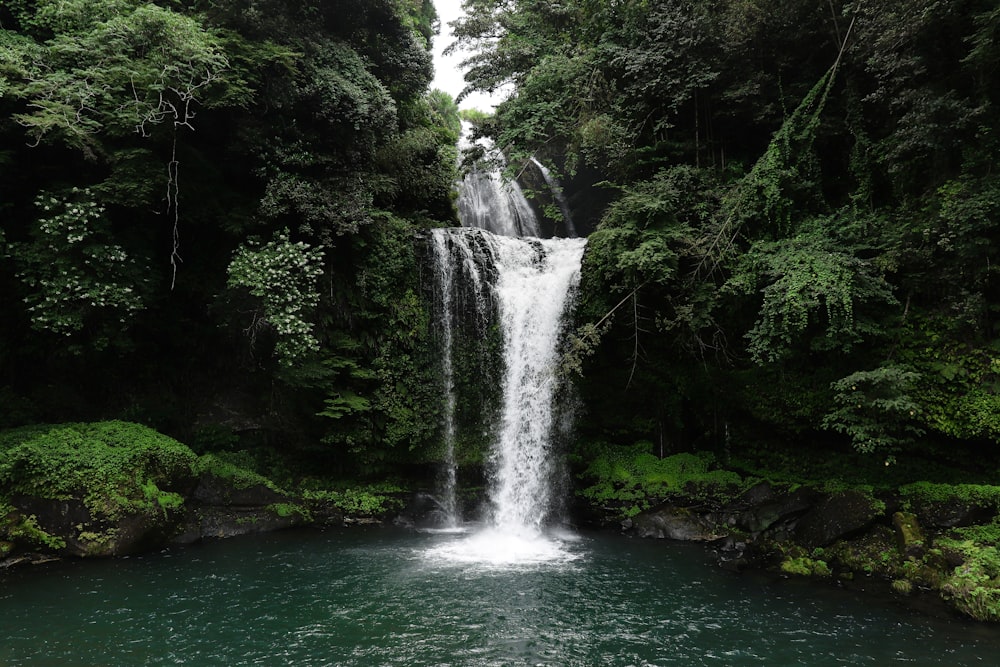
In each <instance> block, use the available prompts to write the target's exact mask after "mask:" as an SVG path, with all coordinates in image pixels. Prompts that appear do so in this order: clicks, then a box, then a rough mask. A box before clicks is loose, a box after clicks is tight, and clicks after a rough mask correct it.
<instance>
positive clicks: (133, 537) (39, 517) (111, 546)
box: [12, 496, 180, 557]
mask: <svg viewBox="0 0 1000 667" xmlns="http://www.w3.org/2000/svg"><path fill="white" fill-rule="evenodd" d="M12 500H13V503H14V506H15V507H16V508H17V510H18V512H20V513H21V514H22V515H23V516H25V517H28V516H30V517H34V521H35V522H36V523H37V525H38V527H39V528H41V529H42V530H44V531H45V532H47V533H49V534H50V535H52V536H55V537H57V538H60V539H62V540H63V541H64V542H65V543H66V546H65V547H64V548H62V549H60V550H59V553H60V554H61V555H65V556H91V557H106V556H127V555H130V554H135V553H141V552H143V551H147V550H148V549H150V548H153V547H155V546H156V545H158V544H162V543H163V542H165V541H166V540H167V539H168V538H169V536H170V535H171V534H173V532H174V531H175V530H176V527H177V525H178V522H179V520H180V515H179V513H178V512H176V511H171V510H166V509H162V508H159V507H150V508H133V509H127V510H125V509H123V510H120V511H118V512H115V513H113V514H112V515H100V514H99V515H97V516H95V515H94V514H93V513H92V512H91V510H90V509H88V508H87V506H86V505H85V504H84V503H83V501H82V500H77V499H70V500H50V499H45V498H35V497H31V496H18V497H15V498H14V499H12Z"/></svg>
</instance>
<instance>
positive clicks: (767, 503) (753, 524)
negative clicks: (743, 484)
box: [736, 484, 817, 533]
mask: <svg viewBox="0 0 1000 667" xmlns="http://www.w3.org/2000/svg"><path fill="white" fill-rule="evenodd" d="M762 486H764V487H766V489H758V487H762ZM755 490H756V491H755ZM816 498H817V494H816V493H815V492H814V491H810V490H808V489H805V488H799V489H797V490H795V491H793V492H792V493H786V494H780V493H777V492H776V491H774V489H772V488H771V486H770V485H769V484H758V485H757V486H755V487H753V488H751V489H750V490H749V491H747V492H746V494H744V497H743V498H741V501H743V502H745V503H747V504H749V508H748V509H746V510H744V511H742V512H740V513H739V514H738V515H737V517H736V525H737V526H738V527H739V528H741V529H742V530H745V531H747V532H750V533H760V532H762V531H764V530H767V529H769V528H773V527H774V526H775V525H776V524H777V523H778V522H781V521H788V520H790V519H793V518H795V517H797V516H800V515H802V514H804V513H805V512H807V511H808V510H809V509H811V508H812V507H813V505H814V503H815V502H816Z"/></svg>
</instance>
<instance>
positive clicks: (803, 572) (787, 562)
mask: <svg viewBox="0 0 1000 667" xmlns="http://www.w3.org/2000/svg"><path fill="white" fill-rule="evenodd" d="M781 571H782V572H784V573H786V574H794V575H797V576H802V577H829V576H830V575H832V574H833V573H832V572H831V571H830V566H829V565H827V563H826V561H824V560H819V559H813V558H809V557H808V556H798V557H786V558H785V559H784V560H783V561H781Z"/></svg>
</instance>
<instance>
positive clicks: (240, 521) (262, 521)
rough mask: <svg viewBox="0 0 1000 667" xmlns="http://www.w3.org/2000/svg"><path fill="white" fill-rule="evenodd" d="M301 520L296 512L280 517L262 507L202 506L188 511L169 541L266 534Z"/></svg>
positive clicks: (289, 526) (184, 542) (302, 520)
mask: <svg viewBox="0 0 1000 667" xmlns="http://www.w3.org/2000/svg"><path fill="white" fill-rule="evenodd" d="M303 523H305V518H304V516H303V515H301V514H299V513H291V514H288V515H287V516H282V515H280V514H279V513H278V512H277V511H275V510H274V509H272V508H269V507H266V506H258V507H246V506H244V507H227V506H214V507H213V506H205V507H202V508H199V509H195V510H192V511H190V512H189V513H188V515H187V517H186V518H185V521H184V523H183V524H182V529H181V532H180V533H178V534H177V535H176V536H175V537H174V538H173V540H172V541H173V542H174V543H177V544H192V543H194V542H198V541H200V540H203V539H206V538H225V537H236V536H238V535H249V534H253V533H267V532H271V531H274V530H282V529H284V528H291V527H293V526H299V525H302V524H303Z"/></svg>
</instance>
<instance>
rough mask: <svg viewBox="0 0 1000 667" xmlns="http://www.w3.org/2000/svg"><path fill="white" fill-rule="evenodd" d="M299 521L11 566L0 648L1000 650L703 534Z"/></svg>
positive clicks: (2, 657) (581, 661)
mask: <svg viewBox="0 0 1000 667" xmlns="http://www.w3.org/2000/svg"><path fill="white" fill-rule="evenodd" d="M468 540H470V537H469V536H467V535H460V534H448V533H444V534H434V533H424V532H418V531H412V530H403V529H397V528H371V529H352V530H347V531H328V532H318V531H316V532H310V531H290V532H282V533H273V534H269V535H263V536H255V537H244V538H234V539H230V540H225V541H218V542H208V543H205V544H201V545H195V546H191V547H184V548H179V547H178V548H174V549H169V550H166V551H164V552H162V553H158V554H152V555H146V556H141V557H132V558H124V559H115V560H104V561H88V562H64V563H54V564H49V565H43V566H36V567H27V568H22V569H17V570H13V571H9V572H5V573H0V665H143V664H170V665H173V664H189V665H358V666H364V667H371V666H374V665H405V666H407V667H415V666H418V665H438V666H442V665H469V666H487V665H504V666H511V665H525V666H528V665H531V666H539V665H545V666H550V665H551V666H555V665H559V666H564V665H580V666H585V665H621V666H626V665H636V666H638V665H645V666H653V665H683V666H685V667H693V666H698V665H720V666H729V665H780V666H782V667H787V666H788V665H808V666H810V667H821V666H823V665H869V664H870V665H888V664H901V665H946V666H948V667H959V666H962V665H995V664H997V663H996V660H997V656H998V655H1000V630H998V629H996V628H993V627H989V626H983V625H977V624H973V623H966V622H963V621H961V620H957V619H956V620H951V619H941V618H935V617H930V616H925V615H921V614H917V613H915V612H912V611H909V610H907V609H905V608H903V607H901V606H898V605H897V603H895V602H893V601H892V600H890V599H887V598H885V599H884V598H878V597H870V596H866V595H865V594H862V593H857V592H850V591H844V590H838V589H835V588H833V587H831V586H827V585H819V584H815V583H812V582H805V581H802V580H794V579H779V578H774V577H765V576H760V575H748V574H742V575H737V574H733V573H729V572H725V571H722V570H720V569H718V568H717V567H715V566H714V565H712V563H711V562H710V560H709V559H708V557H707V554H706V552H705V550H704V549H703V548H702V547H697V546H692V545H686V544H680V543H672V542H662V541H649V540H634V539H627V538H624V537H620V536H616V535H606V534H583V535H580V536H572V535H564V536H562V537H561V539H559V540H557V541H556V542H555V543H557V544H558V546H559V549H558V553H557V555H556V557H553V558H542V559H538V560H531V559H528V560H526V561H521V562H504V561H502V560H500V561H496V562H494V561H490V560H489V559H487V560H481V561H480V562H470V561H468V560H463V559H456V558H452V557H449V556H448V554H451V553H453V552H455V551H456V547H457V546H459V545H462V544H463V543H465V542H467V541H468Z"/></svg>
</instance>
